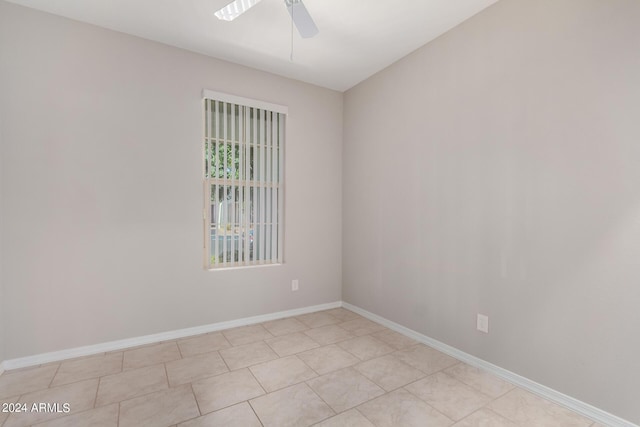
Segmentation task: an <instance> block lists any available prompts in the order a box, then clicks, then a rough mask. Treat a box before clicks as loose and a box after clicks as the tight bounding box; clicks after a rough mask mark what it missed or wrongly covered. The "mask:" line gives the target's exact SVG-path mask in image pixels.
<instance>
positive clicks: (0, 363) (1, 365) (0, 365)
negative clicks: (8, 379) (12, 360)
mask: <svg viewBox="0 0 640 427" xmlns="http://www.w3.org/2000/svg"><path fill="white" fill-rule="evenodd" d="M3 373H4V360H2V361H0V375H2V374H3Z"/></svg>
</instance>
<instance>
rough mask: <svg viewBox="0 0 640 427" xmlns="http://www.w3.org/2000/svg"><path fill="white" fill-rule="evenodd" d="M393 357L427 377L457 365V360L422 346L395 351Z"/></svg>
mask: <svg viewBox="0 0 640 427" xmlns="http://www.w3.org/2000/svg"><path fill="white" fill-rule="evenodd" d="M393 355H394V356H395V357H397V358H398V359H400V360H401V361H403V362H404V363H406V364H407V365H410V366H413V367H414V368H416V369H420V370H421V371H422V372H424V373H425V374H427V375H429V374H433V373H435V372H438V371H441V370H443V369H446V368H449V367H451V366H453V365H455V364H457V363H459V362H458V360H456V359H454V358H453V357H451V356H448V355H446V354H444V353H441V352H439V351H438V350H435V349H433V348H431V347H427V346H426V345H423V344H418V345H414V346H412V347H409V348H407V349H404V350H400V351H396V352H395V353H393Z"/></svg>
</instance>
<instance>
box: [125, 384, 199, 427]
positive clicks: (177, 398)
mask: <svg viewBox="0 0 640 427" xmlns="http://www.w3.org/2000/svg"><path fill="white" fill-rule="evenodd" d="M199 415H200V411H199V410H198V405H197V404H196V399H195V397H194V395H193V392H192V391H191V386H190V385H188V384H187V385H183V386H180V387H177V388H170V389H168V390H162V391H157V392H155V393H151V394H147V395H145V396H141V397H136V398H135V399H131V400H125V401H124V402H121V403H120V423H119V427H158V426H162V425H171V424H176V423H179V422H181V421H185V420H189V419H191V418H194V417H197V416H199Z"/></svg>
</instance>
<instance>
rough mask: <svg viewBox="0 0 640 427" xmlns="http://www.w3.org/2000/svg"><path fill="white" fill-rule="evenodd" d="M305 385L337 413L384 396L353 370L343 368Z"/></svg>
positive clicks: (380, 390) (369, 381) (374, 385)
mask: <svg viewBox="0 0 640 427" xmlns="http://www.w3.org/2000/svg"><path fill="white" fill-rule="evenodd" d="M307 384H308V385H309V387H311V389H313V391H315V392H316V394H317V395H318V396H320V397H321V398H322V400H324V401H325V402H327V404H328V405H329V406H331V409H333V410H334V411H336V412H337V413H340V412H343V411H346V410H347V409H351V408H353V407H355V406H358V405H359V404H361V403H364V402H366V401H368V400H371V399H373V398H375V397H378V396H380V395H382V394H384V390H382V389H381V388H380V387H378V386H377V385H376V384H374V383H373V382H372V381H371V380H369V379H368V378H367V377H365V376H364V375H362V374H360V373H358V372H357V371H356V370H355V369H353V368H345V369H343V370H340V371H336V372H332V373H329V374H326V375H323V376H321V377H318V378H315V379H313V380H310V381H307Z"/></svg>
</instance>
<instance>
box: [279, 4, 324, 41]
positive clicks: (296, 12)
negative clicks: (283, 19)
mask: <svg viewBox="0 0 640 427" xmlns="http://www.w3.org/2000/svg"><path fill="white" fill-rule="evenodd" d="M285 3H286V5H287V10H288V11H289V15H291V19H293V23H294V24H295V25H296V28H297V29H298V32H299V33H300V35H301V36H302V38H305V39H307V38H310V37H313V36H315V35H316V34H318V27H317V26H316V23H315V22H313V18H311V15H309V11H308V10H307V8H306V7H305V6H304V3H302V0H285Z"/></svg>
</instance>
